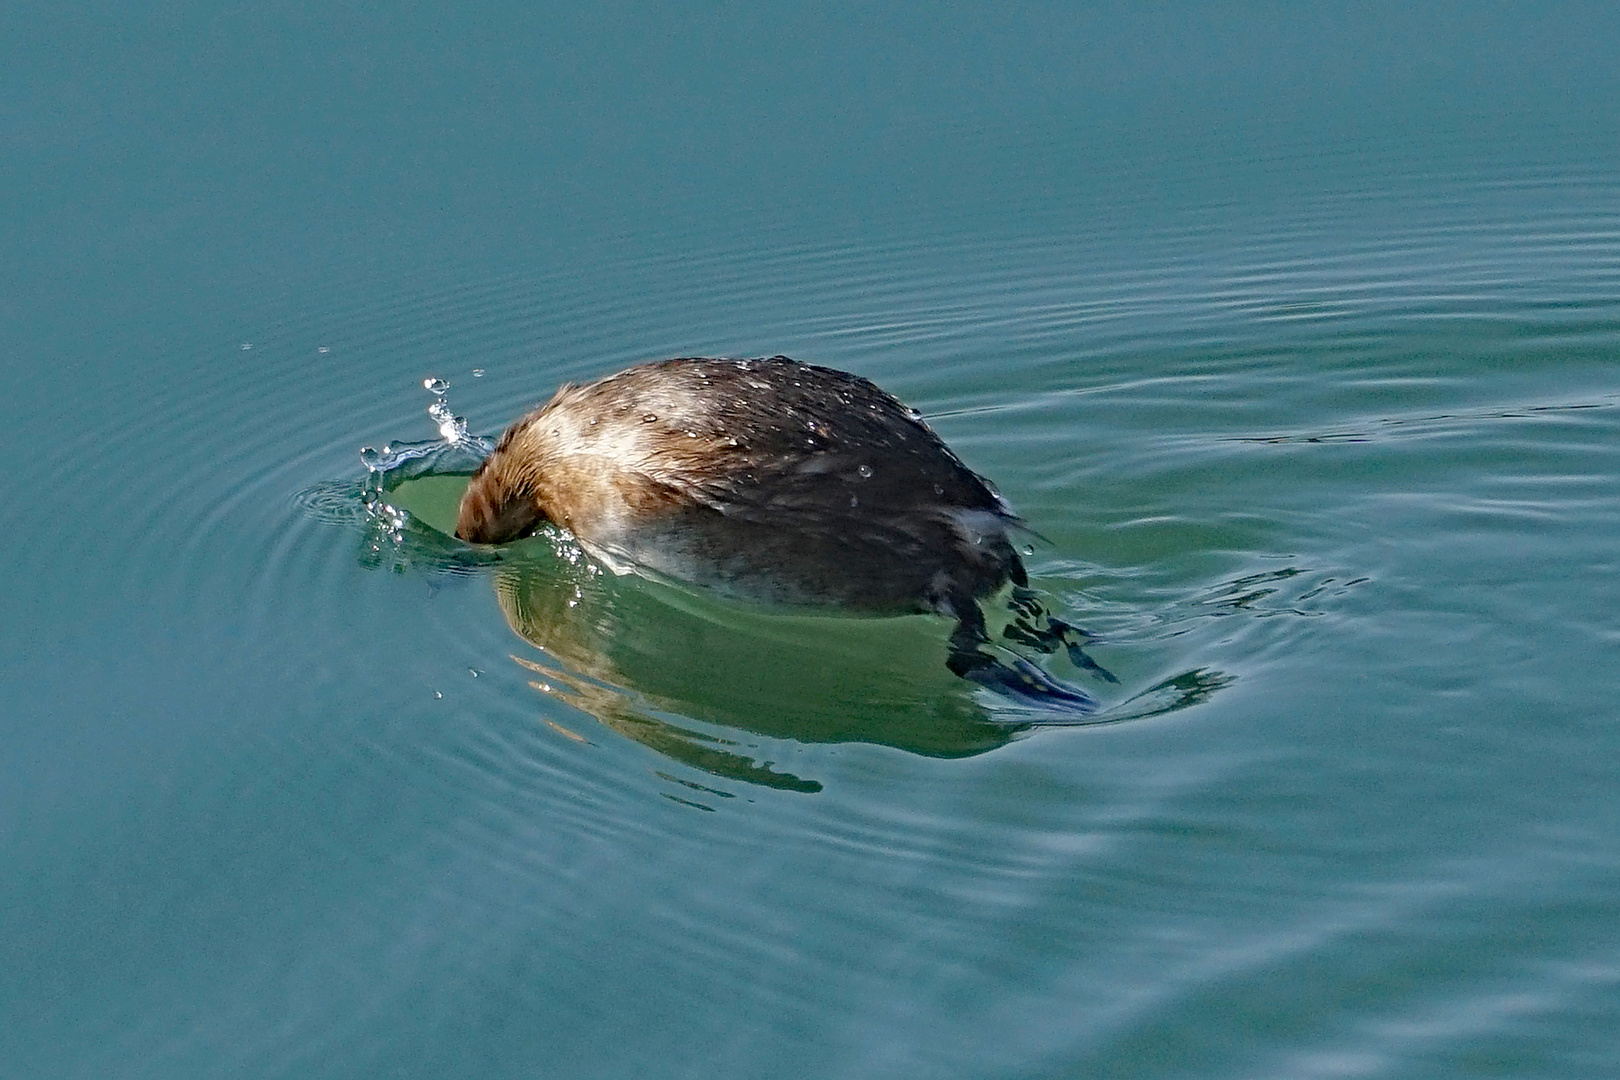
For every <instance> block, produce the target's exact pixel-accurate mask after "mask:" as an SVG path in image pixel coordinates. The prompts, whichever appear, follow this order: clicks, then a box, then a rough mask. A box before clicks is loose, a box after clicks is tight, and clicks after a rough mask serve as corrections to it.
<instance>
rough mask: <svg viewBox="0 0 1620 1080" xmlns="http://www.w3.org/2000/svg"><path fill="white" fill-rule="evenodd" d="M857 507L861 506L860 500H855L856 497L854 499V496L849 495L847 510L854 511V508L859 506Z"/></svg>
mask: <svg viewBox="0 0 1620 1080" xmlns="http://www.w3.org/2000/svg"><path fill="white" fill-rule="evenodd" d="M859 505H861V500H860V499H858V498H856V497H855V496H854V495H851V496H850V497H849V508H850V509H851V510H853V509H855V508H856V507H857V506H859Z"/></svg>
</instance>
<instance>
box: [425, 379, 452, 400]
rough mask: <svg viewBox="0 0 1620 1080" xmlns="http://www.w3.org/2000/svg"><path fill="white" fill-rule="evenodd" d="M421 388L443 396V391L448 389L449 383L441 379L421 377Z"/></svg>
mask: <svg viewBox="0 0 1620 1080" xmlns="http://www.w3.org/2000/svg"><path fill="white" fill-rule="evenodd" d="M422 389H424V390H426V391H427V392H428V393H430V394H438V395H439V396H440V397H443V396H444V394H445V391H447V390H449V389H450V384H449V383H447V382H445V381H444V380H443V379H423V380H422Z"/></svg>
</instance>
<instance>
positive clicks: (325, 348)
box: [315, 345, 332, 356]
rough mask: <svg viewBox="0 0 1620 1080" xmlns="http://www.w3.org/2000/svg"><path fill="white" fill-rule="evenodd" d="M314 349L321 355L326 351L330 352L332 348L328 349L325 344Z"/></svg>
mask: <svg viewBox="0 0 1620 1080" xmlns="http://www.w3.org/2000/svg"><path fill="white" fill-rule="evenodd" d="M315 351H316V352H318V353H320V354H321V355H322V356H325V355H326V354H327V353H329V352H331V351H332V350H331V349H328V348H327V347H326V346H325V345H322V346H320V347H319V348H317V349H316V350H315Z"/></svg>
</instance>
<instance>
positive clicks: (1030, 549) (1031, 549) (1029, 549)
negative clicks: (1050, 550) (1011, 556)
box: [1024, 544, 1035, 555]
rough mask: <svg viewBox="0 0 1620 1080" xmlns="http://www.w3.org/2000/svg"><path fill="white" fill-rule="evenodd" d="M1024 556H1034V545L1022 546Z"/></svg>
mask: <svg viewBox="0 0 1620 1080" xmlns="http://www.w3.org/2000/svg"><path fill="white" fill-rule="evenodd" d="M1024 554H1025V555H1033V554H1035V545H1034V544H1025V545H1024Z"/></svg>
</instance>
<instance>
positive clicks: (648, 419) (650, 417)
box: [641, 413, 658, 424]
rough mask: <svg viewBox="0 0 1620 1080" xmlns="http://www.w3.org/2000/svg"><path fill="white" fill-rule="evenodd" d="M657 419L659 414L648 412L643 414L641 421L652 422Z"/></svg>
mask: <svg viewBox="0 0 1620 1080" xmlns="http://www.w3.org/2000/svg"><path fill="white" fill-rule="evenodd" d="M657 419H658V414H657V413H648V414H647V415H646V416H643V417H642V418H641V422H642V423H643V424H650V423H652V422H653V421H654V420H657Z"/></svg>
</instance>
